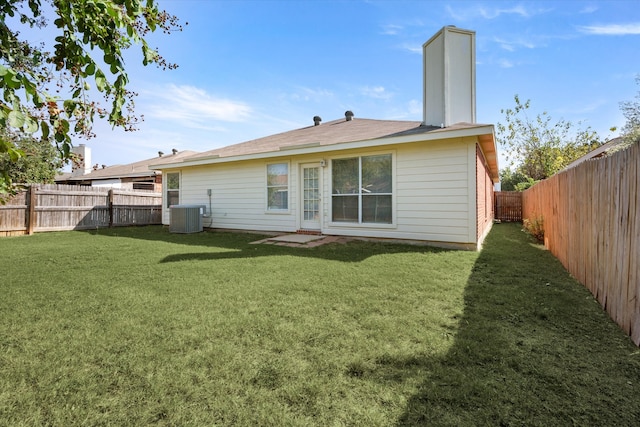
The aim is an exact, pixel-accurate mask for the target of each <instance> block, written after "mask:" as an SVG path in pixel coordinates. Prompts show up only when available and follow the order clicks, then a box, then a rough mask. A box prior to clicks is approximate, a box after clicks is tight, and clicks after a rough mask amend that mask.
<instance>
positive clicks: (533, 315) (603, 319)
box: [0, 224, 640, 426]
mask: <svg viewBox="0 0 640 427" xmlns="http://www.w3.org/2000/svg"><path fill="white" fill-rule="evenodd" d="M260 238H261V237H260V236H256V235H250V234H233V233H200V234H194V235H177V234H170V233H169V232H168V231H167V230H166V229H163V228H160V227H142V228H124V229H112V230H99V231H92V232H66V233H43V234H37V235H34V236H28V237H27V236H25V237H17V238H2V239H0V251H1V253H2V255H3V261H2V262H3V279H2V282H1V284H0V292H1V293H0V425H2V426H4V425H6V426H21V425H25V426H26V425H28V426H33V425H52V426H73V425H87V426H97V425H114V426H121V425H136V426H139V425H177V426H182V425H194V426H204V425H207V426H211V425H220V426H228V425H238V426H256V425H261V426H267V425H269V426H270V425H278V426H343V425H344V426H393V425H407V426H411V425H429V426H441V425H442V426H464V425H470V426H475V425H492V426H493V425H496V426H497V425H540V426H557V425H594V426H595V425H598V426H602V425H610V426H614V425H615V426H631V425H637V423H638V420H639V419H640V350H638V348H637V347H635V346H634V345H633V344H632V343H631V340H630V339H629V338H628V337H626V336H625V335H624V334H623V333H622V332H621V331H620V330H619V328H618V327H617V326H616V325H615V324H614V323H612V322H611V321H610V320H609V318H608V317H607V315H606V314H605V313H604V312H603V311H602V310H601V308H600V306H599V305H598V303H597V302H596V301H595V300H594V299H593V297H591V295H590V294H589V293H588V292H587V291H586V290H585V289H584V288H583V287H582V286H581V285H580V284H578V283H577V282H576V281H575V280H574V279H572V278H571V276H570V275H569V274H568V273H567V272H566V271H565V270H564V269H563V268H562V266H561V265H560V264H559V263H558V262H557V261H556V260H555V258H553V257H552V256H551V255H550V254H549V253H548V252H547V251H545V250H543V249H542V248H541V247H540V246H538V245H536V244H534V243H532V240H530V239H529V238H528V237H527V236H526V235H525V234H524V233H523V232H521V231H520V228H519V226H518V225H513V224H499V225H496V226H495V227H494V229H493V230H492V232H491V234H490V235H489V237H488V239H487V241H486V244H485V248H484V250H483V251H482V252H480V253H474V252H464V251H449V250H442V249H432V248H425V247H416V246H408V245H397V244H382V243H370V242H351V243H349V244H347V245H341V244H330V245H324V246H320V247H317V248H312V249H308V248H287V247H279V246H273V245H251V244H249V243H250V242H251V241H254V240H258V239H260Z"/></svg>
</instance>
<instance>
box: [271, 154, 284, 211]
mask: <svg viewBox="0 0 640 427" xmlns="http://www.w3.org/2000/svg"><path fill="white" fill-rule="evenodd" d="M287 209H289V164H288V163H272V164H269V165H267V210H269V211H285V210H287Z"/></svg>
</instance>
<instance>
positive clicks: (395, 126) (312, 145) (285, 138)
mask: <svg viewBox="0 0 640 427" xmlns="http://www.w3.org/2000/svg"><path fill="white" fill-rule="evenodd" d="M462 136H477V137H478V138H479V140H480V144H481V146H482V149H483V152H484V153H485V156H486V158H487V162H488V163H489V168H490V170H491V176H492V178H493V179H494V181H496V182H497V180H498V164H497V155H496V147H495V138H494V130H493V125H483V124H471V123H457V124H454V125H452V126H449V127H446V128H440V127H434V126H424V125H422V122H419V121H401V120H374V119H353V120H345V119H339V120H333V121H330V122H326V123H323V124H320V125H318V126H307V127H304V128H300V129H295V130H291V131H288V132H283V133H279V134H276V135H271V136H267V137H264V138H258V139H254V140H251V141H246V142H242V143H239V144H234V145H229V146H226V147H222V148H218V149H215V150H211V151H205V152H203V153H199V154H195V155H193V156H189V157H186V158H184V159H183V160H182V161H180V162H170V163H166V162H163V163H160V162H155V163H152V164H151V168H153V169H169V168H176V167H187V166H198V165H205V164H214V163H223V162H229V161H237V160H245V159H249V158H266V157H276V156H282V155H283V154H284V153H288V154H292V155H293V154H306V153H310V152H322V151H329V150H336V149H350V148H361V147H363V146H376V145H386V144H396V143H406V142H415V141H427V140H438V139H445V138H455V137H462Z"/></svg>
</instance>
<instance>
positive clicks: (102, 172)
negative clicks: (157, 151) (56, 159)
mask: <svg viewBox="0 0 640 427" xmlns="http://www.w3.org/2000/svg"><path fill="white" fill-rule="evenodd" d="M195 154H197V152H196V151H190V150H184V151H179V152H176V154H168V155H164V156H162V157H160V156H157V157H152V158H150V159H146V160H140V161H139V162H134V163H129V164H126V165H113V166H107V167H105V168H98V169H95V170H92V171H91V172H90V173H87V174H84V175H75V176H74V175H72V174H70V173H66V174H62V175H58V176H57V177H56V181H67V182H69V181H95V180H102V179H115V178H125V177H127V178H135V177H142V176H154V175H158V174H159V173H160V172H158V171H155V170H152V169H149V165H151V164H154V165H157V164H163V163H173V162H177V161H180V160H182V159H185V158H187V157H190V156H193V155H195Z"/></svg>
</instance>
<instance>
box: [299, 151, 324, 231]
mask: <svg viewBox="0 0 640 427" xmlns="http://www.w3.org/2000/svg"><path fill="white" fill-rule="evenodd" d="M305 169H309V170H311V169H316V170H317V177H306V176H305ZM305 178H309V179H305ZM314 178H317V179H314ZM299 180H300V199H299V200H300V214H299V219H300V228H301V229H303V230H318V231H319V230H322V212H323V209H322V207H323V203H322V188H323V185H322V167H321V165H320V163H319V162H313V163H302V164H300V178H299ZM308 183H309V184H312V185H315V186H316V188H315V190H317V191H316V192H315V194H314V191H313V190H314V188H311V189H308V188H305V184H308ZM309 192H311V193H309Z"/></svg>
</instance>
